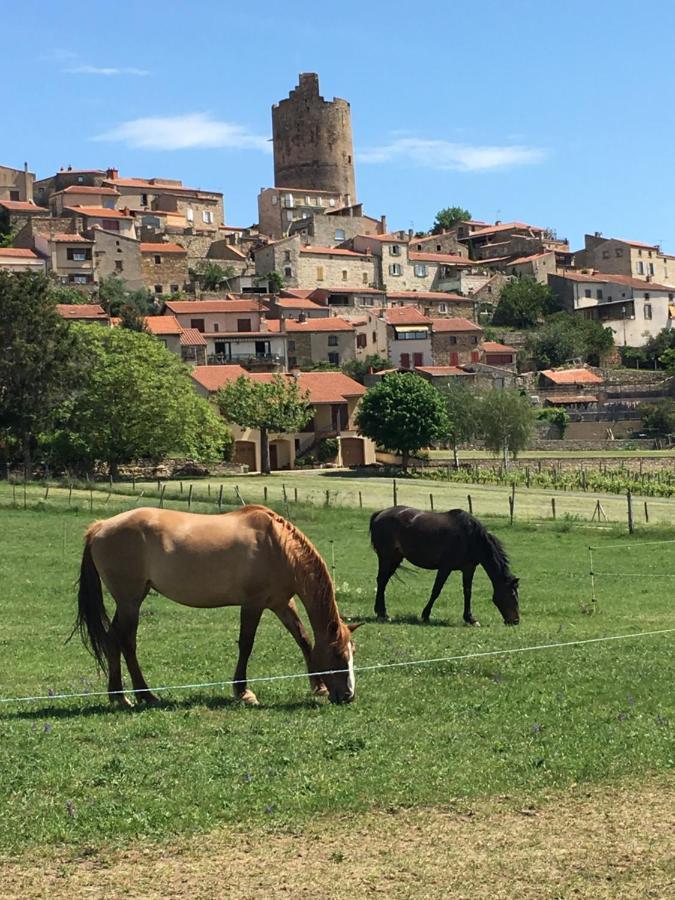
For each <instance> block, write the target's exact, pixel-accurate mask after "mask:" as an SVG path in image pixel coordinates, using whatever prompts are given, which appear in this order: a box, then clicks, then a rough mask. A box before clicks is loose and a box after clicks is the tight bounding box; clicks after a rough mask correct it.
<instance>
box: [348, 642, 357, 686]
mask: <svg viewBox="0 0 675 900" xmlns="http://www.w3.org/2000/svg"><path fill="white" fill-rule="evenodd" d="M348 649H349V660H348V662H347V690H348V691H349V694H350V696H351V697H353V696H354V689H355V687H356V678H355V676H354V651H353V649H352V645H351V644H349V645H348Z"/></svg>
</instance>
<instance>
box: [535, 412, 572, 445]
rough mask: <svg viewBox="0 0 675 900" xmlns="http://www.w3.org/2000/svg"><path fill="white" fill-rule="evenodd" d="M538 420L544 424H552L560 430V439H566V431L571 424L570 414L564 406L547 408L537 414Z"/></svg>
mask: <svg viewBox="0 0 675 900" xmlns="http://www.w3.org/2000/svg"><path fill="white" fill-rule="evenodd" d="M537 419H538V420H539V421H543V422H552V423H553V424H554V425H557V426H558V428H559V429H560V437H561V438H564V437H565V431H566V430H567V426H568V425H569V424H570V414H569V413H568V412H567V410H566V409H565V407H564V406H547V407H545V408H544V409H540V410H539V412H538V413H537Z"/></svg>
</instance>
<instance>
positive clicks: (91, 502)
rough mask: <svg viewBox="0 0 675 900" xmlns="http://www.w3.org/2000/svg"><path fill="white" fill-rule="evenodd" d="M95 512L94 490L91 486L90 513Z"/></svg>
mask: <svg viewBox="0 0 675 900" xmlns="http://www.w3.org/2000/svg"><path fill="white" fill-rule="evenodd" d="M93 510H94V489H93V487H92V486H91V484H90V485H89V512H93Z"/></svg>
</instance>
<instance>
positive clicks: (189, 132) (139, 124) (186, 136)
mask: <svg viewBox="0 0 675 900" xmlns="http://www.w3.org/2000/svg"><path fill="white" fill-rule="evenodd" d="M93 140H95V141H117V142H125V143H127V144H128V145H129V146H130V147H142V148H144V149H150V150H185V149H188V148H190V147H227V148H231V149H235V150H262V151H263V152H265V153H269V152H270V151H271V146H272V145H271V144H270V142H269V141H268V139H267V138H266V137H263V136H262V135H258V134H253V133H252V132H250V131H249V130H248V129H247V128H245V127H244V126H243V125H237V124H236V123H234V122H219V121H218V120H217V119H212V118H211V117H210V116H209V115H208V114H207V113H188V114H187V115H185V116H148V117H147V118H142V119H131V120H130V121H129V122H122V123H121V125H118V126H116V127H115V128H112V129H110V131H105V132H104V133H103V134H99V135H96V137H94V138H93Z"/></svg>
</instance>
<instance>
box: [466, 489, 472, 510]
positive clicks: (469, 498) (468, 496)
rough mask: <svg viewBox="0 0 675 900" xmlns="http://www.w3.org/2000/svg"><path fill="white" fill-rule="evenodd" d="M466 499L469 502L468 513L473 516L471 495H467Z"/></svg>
mask: <svg viewBox="0 0 675 900" xmlns="http://www.w3.org/2000/svg"><path fill="white" fill-rule="evenodd" d="M466 499H467V500H468V501H469V513H470V514H471V515H473V500H472V499H471V494H467V495H466Z"/></svg>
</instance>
